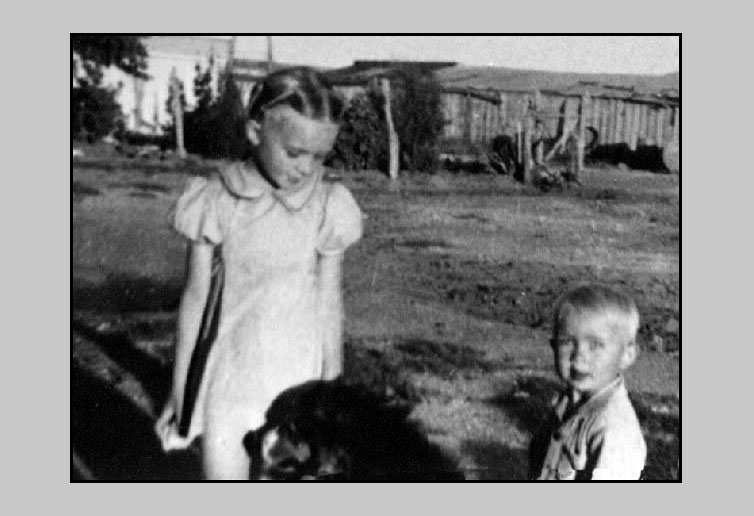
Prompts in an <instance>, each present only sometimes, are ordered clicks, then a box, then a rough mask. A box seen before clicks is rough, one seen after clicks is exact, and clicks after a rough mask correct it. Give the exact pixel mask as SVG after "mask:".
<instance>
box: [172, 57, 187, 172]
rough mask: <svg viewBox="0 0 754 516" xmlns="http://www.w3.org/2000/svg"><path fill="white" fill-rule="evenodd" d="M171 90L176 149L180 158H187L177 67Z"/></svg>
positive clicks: (173, 73)
mask: <svg viewBox="0 0 754 516" xmlns="http://www.w3.org/2000/svg"><path fill="white" fill-rule="evenodd" d="M170 90H171V94H172V101H171V106H170V107H171V108H172V110H173V120H174V121H175V148H176V152H177V153H178V157H180V158H185V157H186V148H185V147H184V146H183V106H182V105H181V86H180V81H179V80H178V76H177V74H176V72H175V67H173V70H172V71H171V72H170Z"/></svg>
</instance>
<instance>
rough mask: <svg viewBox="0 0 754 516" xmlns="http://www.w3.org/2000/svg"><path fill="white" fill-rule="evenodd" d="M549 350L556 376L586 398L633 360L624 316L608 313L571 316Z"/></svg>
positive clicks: (632, 347) (632, 344)
mask: <svg viewBox="0 0 754 516" xmlns="http://www.w3.org/2000/svg"><path fill="white" fill-rule="evenodd" d="M552 347H553V351H554V352H555V367H556V369H557V372H558V376H560V378H562V379H563V381H565V382H566V383H567V384H568V386H569V387H570V388H571V389H572V390H573V391H574V392H575V393H578V394H580V395H586V396H591V395H592V394H594V393H596V392H598V391H599V390H601V389H602V388H603V387H605V386H607V385H608V384H609V383H610V382H612V381H613V380H614V379H615V378H617V376H618V375H619V374H620V373H621V372H622V371H623V370H624V369H626V368H627V367H628V366H630V365H631V364H632V363H633V361H634V359H635V358H636V345H635V344H634V342H633V339H632V335H631V330H630V328H629V324H628V322H627V320H626V316H624V315H621V314H617V313H615V312H613V311H610V310H600V311H573V312H571V313H570V314H568V315H567V316H566V317H565V320H564V321H563V323H562V324H561V327H560V329H559V334H558V335H555V336H554V338H553V341H552Z"/></svg>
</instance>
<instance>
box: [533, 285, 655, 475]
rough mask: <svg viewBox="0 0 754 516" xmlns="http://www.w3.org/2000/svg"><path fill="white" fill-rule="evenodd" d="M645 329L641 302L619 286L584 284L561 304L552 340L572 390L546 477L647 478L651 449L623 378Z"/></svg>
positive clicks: (558, 418)
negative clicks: (639, 334) (640, 331)
mask: <svg viewBox="0 0 754 516" xmlns="http://www.w3.org/2000/svg"><path fill="white" fill-rule="evenodd" d="M638 328H639V312H638V310H637V308H636V304H635V303H634V302H633V300H631V298H629V297H628V296H627V295H625V294H623V293H621V292H618V291H616V290H613V289H611V288H607V287H603V286H596V285H588V286H582V287H579V288H576V289H575V290H572V291H570V292H568V293H566V294H565V295H564V296H563V297H561V298H560V300H559V301H558V303H557V305H556V307H555V314H554V325H553V337H552V340H551V345H552V350H553V352H554V354H555V368H556V370H557V373H558V376H559V377H560V378H561V379H562V380H563V381H564V382H565V390H564V391H563V392H562V393H561V394H560V396H559V397H558V399H557V401H556V403H555V415H554V421H553V424H552V427H551V428H549V445H548V446H547V450H546V453H545V454H544V460H543V462H542V467H541V470H540V472H539V478H538V479H539V480H638V479H639V477H640V475H641V472H642V469H643V468H644V460H645V458H646V454H647V449H646V444H645V443H644V438H643V436H642V433H641V428H640V427H639V421H638V419H637V418H636V413H635V412H634V409H633V406H632V405H631V402H630V401H629V399H628V392H627V391H626V387H625V385H624V383H623V376H622V373H623V371H625V370H626V369H627V368H628V367H629V366H630V365H631V364H632V363H633V362H634V360H635V359H636V355H637V353H638V349H637V345H636V332H637V330H638ZM537 441H538V440H535V441H534V442H533V445H532V450H531V451H532V455H534V453H536V451H537V450H536V449H535V447H536V445H535V444H534V443H536V442H537ZM545 442H547V441H545Z"/></svg>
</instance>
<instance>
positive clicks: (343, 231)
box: [173, 164, 362, 443]
mask: <svg viewBox="0 0 754 516" xmlns="http://www.w3.org/2000/svg"><path fill="white" fill-rule="evenodd" d="M242 167H243V165H241V164H233V165H230V166H228V167H226V168H225V169H224V170H223V171H222V172H221V174H220V175H219V176H216V177H211V178H209V179H205V178H202V177H197V178H194V179H193V180H192V181H191V182H190V183H189V185H188V187H187V188H186V190H185V192H184V193H183V194H182V195H181V197H180V198H179V199H178V202H177V204H176V208H175V212H174V215H173V225H174V227H175V229H176V230H177V231H178V232H179V233H181V234H182V235H184V236H186V237H188V238H189V239H190V240H193V241H205V242H210V243H212V244H221V246H222V256H223V260H224V263H225V283H224V287H223V292H222V304H221V306H222V309H221V312H220V320H219V325H218V330H217V337H216V340H215V342H214V344H213V345H212V349H211V351H210V353H209V357H208V359H207V363H206V367H205V370H204V374H203V377H202V381H201V384H200V387H199V391H198V395H197V399H196V404H195V406H194V410H193V413H192V417H191V424H190V427H189V431H188V435H187V438H186V442H187V443H189V442H191V440H192V439H193V438H194V437H196V436H198V435H200V434H202V433H203V430H204V428H205V424H206V421H207V420H208V419H209V420H212V419H213V418H219V417H222V416H223V415H227V414H228V413H229V412H228V411H232V413H234V414H238V415H240V417H242V418H244V419H245V420H246V422H247V423H248V428H249V430H252V429H256V428H258V427H259V426H261V425H262V424H263V423H264V413H265V411H266V409H267V408H268V407H269V405H270V404H271V403H272V401H273V400H274V399H275V397H276V396H277V395H278V394H280V393H281V392H282V391H283V390H285V389H287V388H289V387H292V386H294V385H297V384H300V383H303V382H306V381H309V380H314V379H320V378H321V377H322V360H323V350H322V344H323V343H322V332H321V328H320V317H319V316H318V311H319V309H320V306H319V298H318V291H317V284H316V270H317V269H316V266H317V259H318V256H319V255H336V254H340V253H343V252H344V251H345V249H346V248H347V247H348V246H349V245H351V244H353V243H354V242H356V241H357V240H358V239H359V238H360V237H361V232H362V215H361V211H360V210H359V207H358V205H357V204H356V201H355V200H354V198H353V196H352V195H351V193H350V192H349V191H348V190H347V189H346V188H345V187H344V186H343V185H341V184H339V183H336V184H329V183H325V182H323V181H321V180H315V181H312V182H311V183H310V184H309V185H308V187H307V188H306V189H305V190H303V191H300V192H297V193H296V194H294V195H290V196H285V197H283V196H281V195H279V194H278V192H277V191H275V190H274V189H273V188H272V187H271V186H270V185H269V183H267V182H266V181H265V180H264V179H263V178H262V177H261V176H260V175H259V173H258V172H256V171H252V170H246V171H244V169H243V168H242Z"/></svg>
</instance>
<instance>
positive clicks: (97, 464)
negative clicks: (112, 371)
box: [71, 363, 201, 480]
mask: <svg viewBox="0 0 754 516" xmlns="http://www.w3.org/2000/svg"><path fill="white" fill-rule="evenodd" d="M153 424H154V421H153V419H152V418H151V417H149V416H147V415H146V414H145V413H144V412H142V411H141V410H139V409H138V408H137V407H136V406H135V405H134V404H133V403H132V402H131V401H130V400H128V399H127V398H126V397H125V396H124V395H122V394H121V393H120V392H118V391H117V390H116V389H115V388H113V387H111V386H110V385H108V384H106V383H105V382H103V381H101V380H99V379H97V378H95V377H94V376H93V375H91V374H90V373H89V372H87V371H86V370H84V369H83V368H82V367H80V366H78V365H76V364H75V363H74V365H73V366H72V369H71V446H72V448H73V452H74V453H75V455H76V456H77V457H78V458H80V460H81V462H83V464H84V465H85V467H86V469H87V470H89V472H91V475H92V476H93V478H94V479H96V480H165V479H171V480H173V479H174V480H199V479H201V468H200V464H199V460H198V455H197V454H195V453H194V452H192V451H184V452H171V453H170V454H165V453H163V451H162V449H161V448H160V445H159V442H158V441H157V438H156V437H155V435H154V432H153V430H152V426H153ZM84 478H85V475H83V474H82V473H81V472H80V471H74V470H72V472H71V480H81V479H84Z"/></svg>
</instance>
